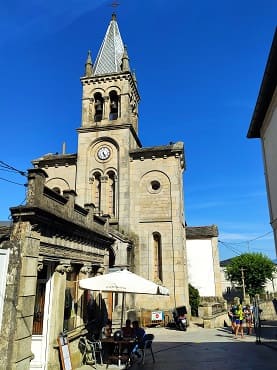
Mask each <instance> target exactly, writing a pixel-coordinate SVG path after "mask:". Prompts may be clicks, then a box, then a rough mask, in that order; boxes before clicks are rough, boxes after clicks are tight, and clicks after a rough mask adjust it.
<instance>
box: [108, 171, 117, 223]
mask: <svg viewBox="0 0 277 370" xmlns="http://www.w3.org/2000/svg"><path fill="white" fill-rule="evenodd" d="M115 177H116V175H115V173H114V172H113V171H109V172H108V188H107V192H108V194H107V200H108V204H107V205H108V213H109V215H110V216H115Z"/></svg>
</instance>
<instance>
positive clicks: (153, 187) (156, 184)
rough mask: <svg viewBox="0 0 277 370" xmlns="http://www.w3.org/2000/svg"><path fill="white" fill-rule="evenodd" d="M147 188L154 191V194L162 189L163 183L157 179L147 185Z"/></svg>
mask: <svg viewBox="0 0 277 370" xmlns="http://www.w3.org/2000/svg"><path fill="white" fill-rule="evenodd" d="M147 190H148V191H149V193H152V194H155V193H159V192H160V191H161V184H160V182H159V181H157V180H153V181H151V182H150V183H148V185H147Z"/></svg>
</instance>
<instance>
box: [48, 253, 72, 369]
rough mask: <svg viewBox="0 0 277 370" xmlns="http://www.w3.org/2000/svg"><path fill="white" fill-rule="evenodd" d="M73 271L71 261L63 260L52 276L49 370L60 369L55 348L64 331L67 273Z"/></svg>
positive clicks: (57, 352)
mask: <svg viewBox="0 0 277 370" xmlns="http://www.w3.org/2000/svg"><path fill="white" fill-rule="evenodd" d="M70 270H71V266H70V261H69V260H61V261H60V263H59V264H58V265H57V266H56V269H55V271H54V272H53V275H52V287H51V290H52V300H51V308H52V309H50V317H49V320H50V332H49V343H50V346H49V351H48V369H58V367H57V365H58V364H59V351H58V349H57V348H54V346H56V344H57V338H58V336H59V334H60V333H61V332H62V331H63V321H64V303H65V288H66V272H69V271H70Z"/></svg>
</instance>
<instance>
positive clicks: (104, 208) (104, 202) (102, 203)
mask: <svg viewBox="0 0 277 370" xmlns="http://www.w3.org/2000/svg"><path fill="white" fill-rule="evenodd" d="M108 179H109V178H108V176H101V178H100V181H101V201H100V207H101V210H100V211H102V213H104V214H105V213H107V183H108Z"/></svg>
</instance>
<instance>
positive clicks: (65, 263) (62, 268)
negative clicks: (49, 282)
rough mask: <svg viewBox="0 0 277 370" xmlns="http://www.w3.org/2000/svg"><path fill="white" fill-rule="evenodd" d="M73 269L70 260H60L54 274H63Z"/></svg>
mask: <svg viewBox="0 0 277 370" xmlns="http://www.w3.org/2000/svg"><path fill="white" fill-rule="evenodd" d="M72 270H73V269H72V267H71V264H70V260H61V261H60V263H59V265H57V267H56V268H55V271H56V272H59V273H60V274H64V273H65V272H71V271H72Z"/></svg>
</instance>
